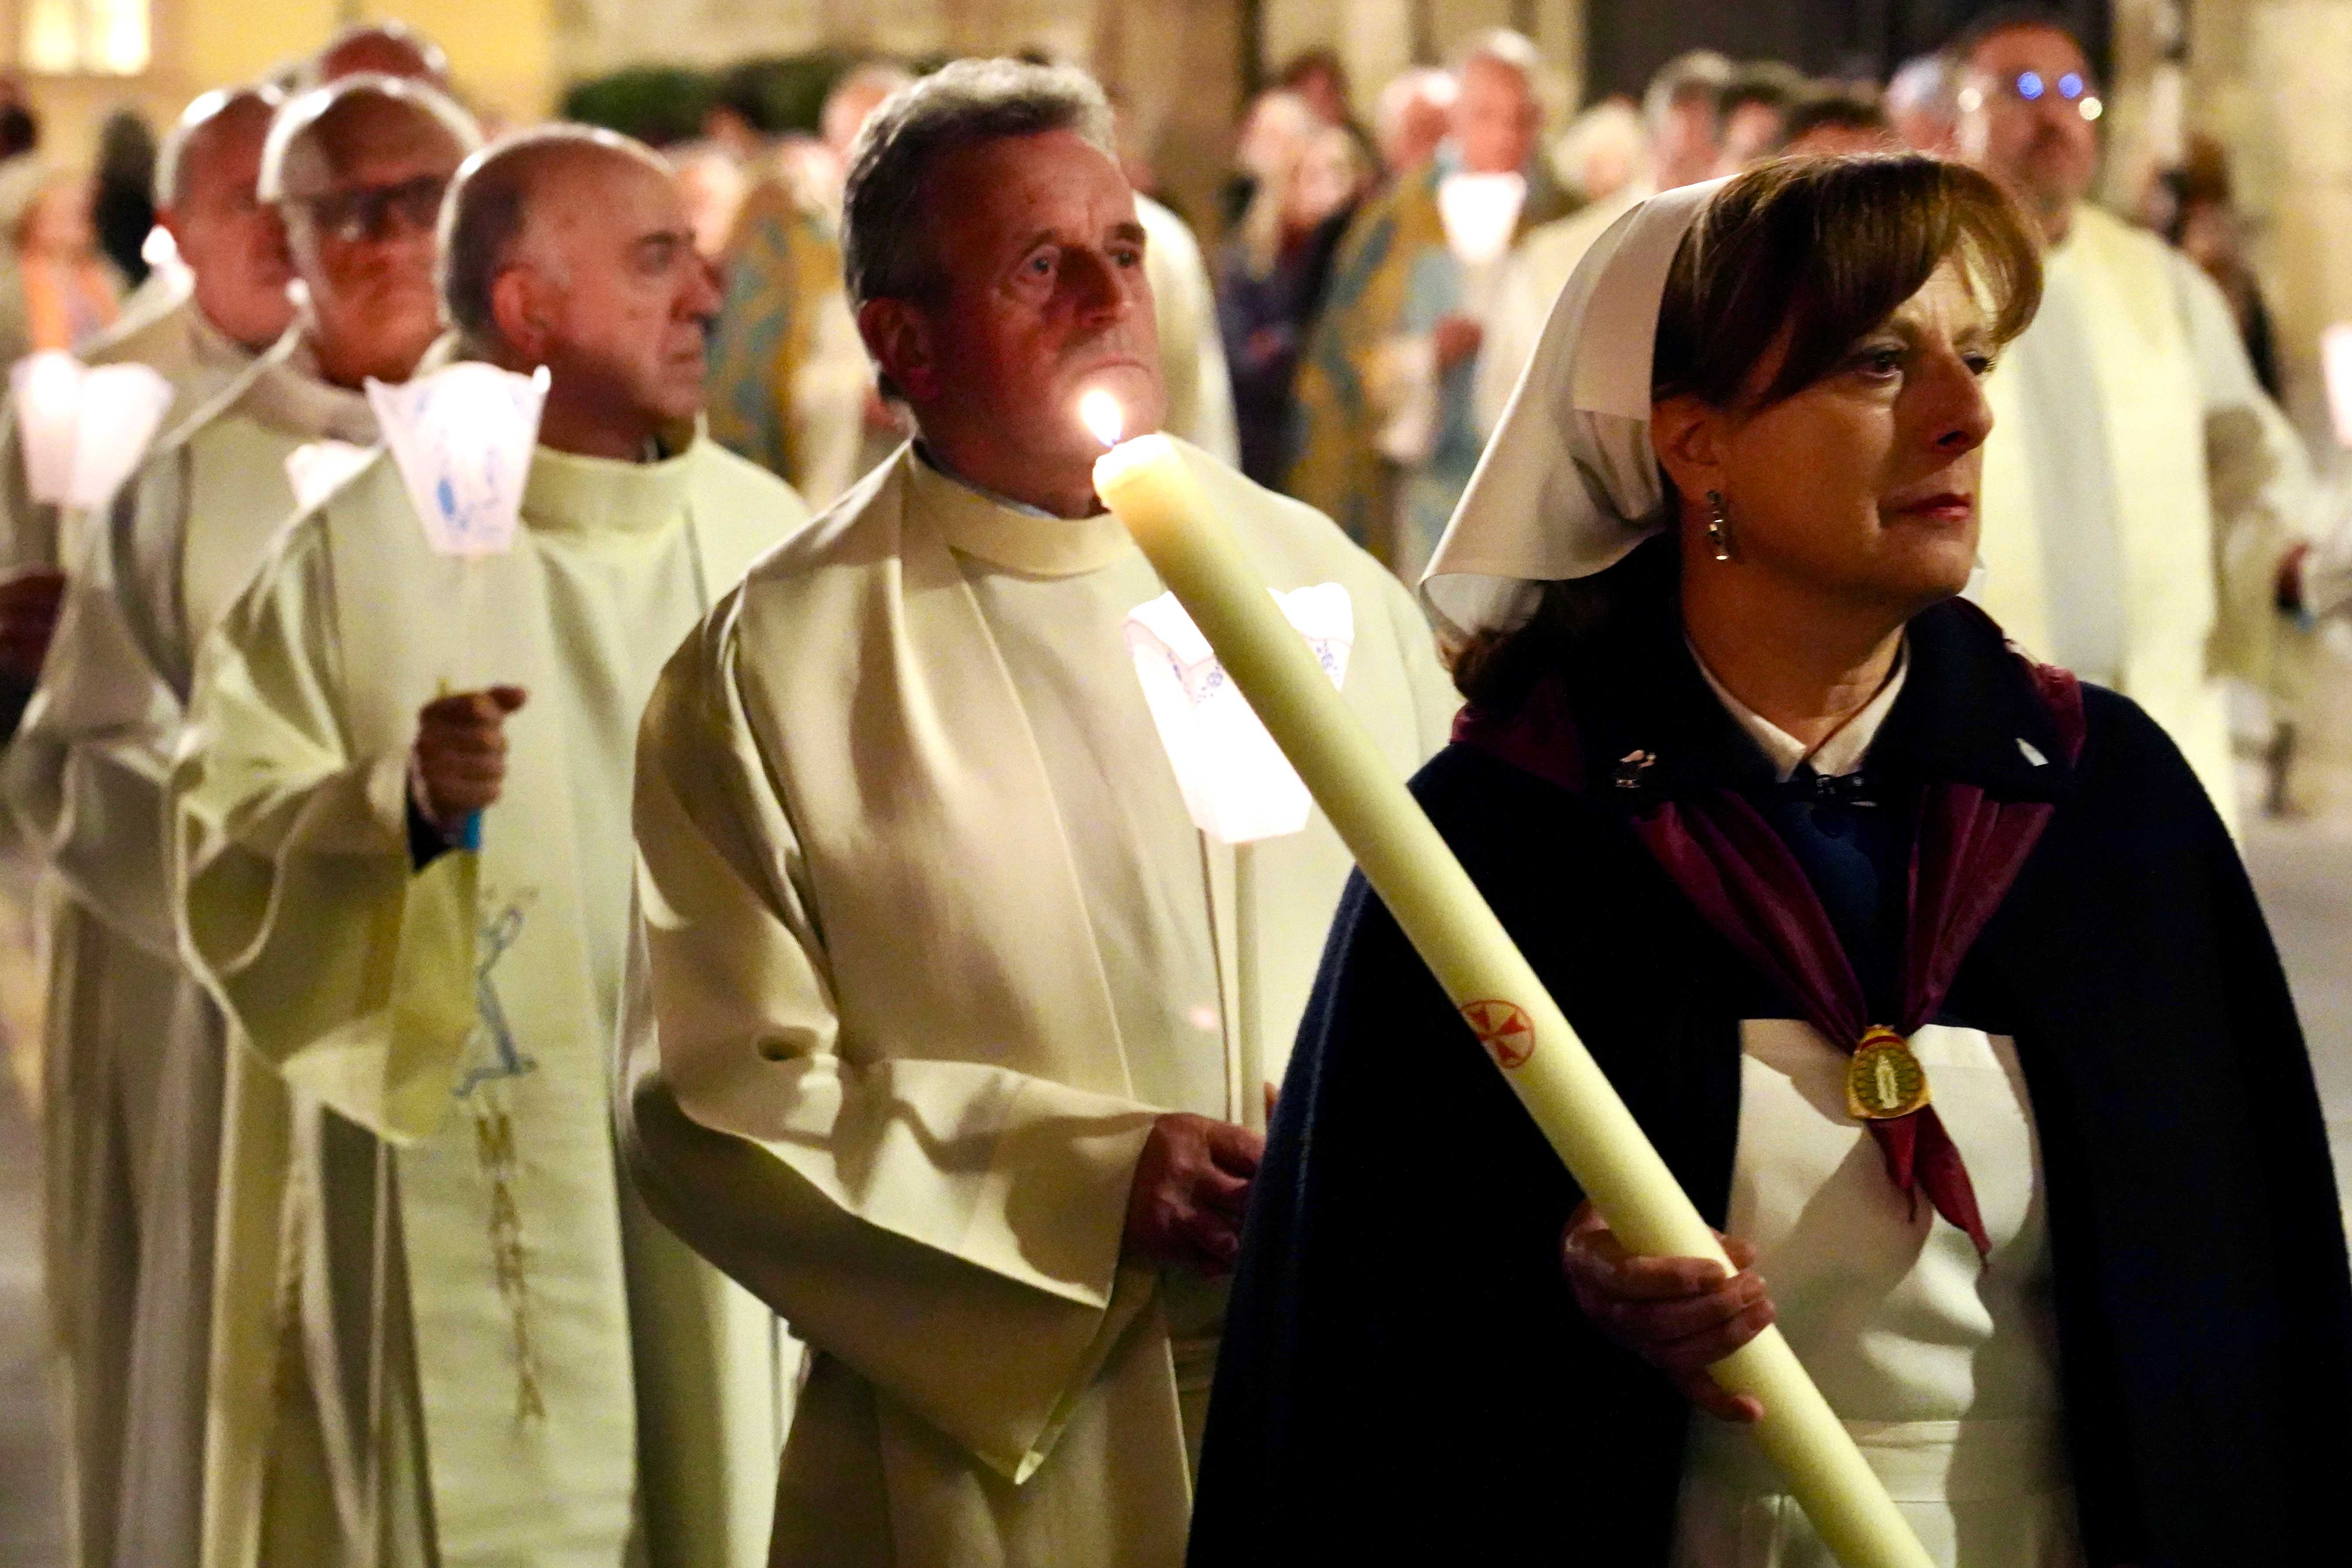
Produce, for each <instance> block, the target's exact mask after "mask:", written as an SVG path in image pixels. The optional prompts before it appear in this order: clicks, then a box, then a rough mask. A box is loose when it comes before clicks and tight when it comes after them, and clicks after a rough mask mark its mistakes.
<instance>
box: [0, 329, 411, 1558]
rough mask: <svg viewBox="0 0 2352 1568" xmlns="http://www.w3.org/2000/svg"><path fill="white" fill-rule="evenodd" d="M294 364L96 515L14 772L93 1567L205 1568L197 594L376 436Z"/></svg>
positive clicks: (281, 353) (201, 413)
mask: <svg viewBox="0 0 2352 1568" xmlns="http://www.w3.org/2000/svg"><path fill="white" fill-rule="evenodd" d="M291 349H292V344H291V342H290V340H289V343H287V344H284V345H281V347H280V349H279V350H278V351H276V352H274V353H272V354H270V355H268V356H265V357H264V358H263V359H261V360H258V361H247V363H246V368H245V369H244V370H243V371H242V372H241V373H240V374H237V375H236V376H235V377H234V378H232V379H231V380H229V381H228V382H227V383H226V384H224V385H221V386H217V387H214V388H213V389H212V391H211V395H210V397H209V398H208V399H207V400H206V401H205V402H203V403H200V404H199V405H197V406H196V407H195V409H194V411H193V412H191V413H189V414H188V416H187V418H186V420H185V421H184V423H183V424H182V425H181V426H179V428H178V429H177V430H176V431H175V432H173V433H172V434H170V435H167V436H166V437H164V438H163V440H162V442H161V443H160V445H159V446H158V447H156V448H155V450H153V451H152V452H151V453H150V454H149V455H148V456H147V458H146V460H145V461H144V463H143V465H142V468H140V470H139V472H138V473H137V474H136V475H134V476H133V478H132V479H131V480H130V481H129V482H128V483H126V484H125V485H124V487H123V488H122V489H121V492H120V493H119V495H118V497H117V500H116V503H115V505H114V506H113V507H112V508H111V509H110V511H109V512H108V513H105V514H100V515H97V516H92V517H89V518H87V519H84V520H83V523H84V528H83V533H84V540H83V544H82V546H81V549H80V552H79V559H78V563H77V564H76V567H75V569H74V570H73V571H72V572H71V573H70V574H68V583H67V590H66V596H65V600H64V604H63V605H62V608H61V610H60V614H59V617H58V632H57V636H56V637H55V639H54V640H53V641H52V643H51V645H50V648H49V653H48V658H47V660H46V662H45V664H44V666H43V668H42V675H41V683H40V687H39V689H38V690H37V693H36V694H35V696H34V699H33V701H32V703H31V704H30V706H29V707H28V708H27V709H26V714H25V721H24V724H23V727H22V728H21V729H20V730H19V731H18V733H17V736H16V742H15V743H14V744H13V745H12V746H11V747H10V748H9V751H8V753H7V758H6V763H5V775H0V783H5V792H6V795H7V797H8V802H9V805H10V808H11V810H12V812H13V813H14V816H15V818H16V824H17V825H18V826H19V828H20V829H21V830H22V831H23V833H24V835H25V837H26V840H27V841H28V843H29V844H30V846H31V847H32V848H33V849H34V850H35V851H36V852H37V854H38V855H39V856H40V857H41V859H42V861H43V863H44V865H45V867H46V868H47V871H48V872H49V873H50V875H51V876H52V877H53V878H54V879H55V882H56V885H57V896H56V897H55V898H53V899H52V900H51V901H50V908H49V911H48V914H49V942H48V946H49V954H50V972H49V990H50V1005H49V1008H48V1011H47V1019H46V1027H47V1034H48V1037H47V1056H48V1060H49V1062H50V1064H51V1065H50V1069H49V1071H48V1073H47V1079H48V1098H49V1106H48V1117H47V1121H48V1125H49V1128H50V1130H51V1131H50V1138H49V1150H50V1154H51V1163H50V1173H49V1190H50V1204H51V1209H52V1215H53V1223H52V1225H51V1226H50V1240H51V1247H50V1257H49V1268H50V1277H51V1279H53V1280H55V1281H56V1285H55V1286H54V1288H53V1289H54V1294H55V1297H56V1300H57V1301H58V1308H59V1313H58V1325H59V1329H60V1332H61V1335H62V1337H63V1342H64V1344H65V1348H66V1356H65V1362H66V1365H67V1367H68V1377H67V1380H66V1382H67V1387H68V1407H69V1409H71V1411H72V1412H73V1417H72V1419H73V1426H74V1427H75V1429H76V1444H75V1449H74V1467H73V1468H74V1475H75V1492H76V1508H77V1510H78V1512H79V1514H80V1516H81V1518H80V1520H79V1533H80V1536H81V1539H82V1540H83V1541H84V1542H85V1543H86V1546H87V1553H86V1556H87V1560H88V1561H90V1562H92V1563H103V1562H108V1561H119V1562H121V1563H139V1564H142V1565H147V1564H153V1565H158V1568H162V1565H165V1564H171V1563H194V1562H195V1561H196V1554H197V1544H196V1543H197V1541H198V1538H199V1530H198V1523H197V1521H198V1515H199V1510H200V1507H201V1497H202V1489H203V1456H204V1447H205V1444H204V1432H205V1398H206V1395H205V1383H206V1366H207V1361H208V1355H209V1352H208V1337H209V1331H210V1325H211V1322H212V1313H211V1310H210V1298H211V1292H212V1288H213V1262H214V1258H213V1237H214V1211H215V1201H216V1186H217V1180H218V1151H219V1142H220V1133H221V1120H220V1118H221V1104H222V1093H223V1087H222V1078H223V1071H224V1065H225V1064H224V1042H223V1038H222V1033H221V1026H220V1019H219V1016H218V1015H217V1013H216V1012H215V1009H214V1008H213V1007H212V1005H210V1003H209V1002H208V1001H207V999H206V998H205V994H204V992H203V990H202V988H201V987H200V986H198V985H197V984H195V983H194V981H193V980H192V979H191V978H190V977H189V976H188V975H187V974H186V973H184V970H183V969H182V966H181V964H180V962H179V955H178V948H177V942H176V938H175V936H174V932H173V914H172V898H171V876H170V857H169V854H168V848H167V847H168V844H169V834H168V816H167V813H166V810H165V801H164V791H163V781H164V778H165V776H166V774H167V773H168V772H169V770H170V766H171V758H172V753H173V747H174V746H175V744H176V742H177V740H178V735H179V727H180V718H181V701H182V699H183V698H184V695H185V693H186V690H187V679H188V671H189V667H190V665H191V663H192V661H193V658H194V643H195V640H196V638H197V637H198V636H199V635H201V633H202V631H203V630H204V629H205V626H207V625H208V624H209V618H210V616H211V615H212V614H214V613H216V609H217V605H218V604H219V602H220V601H221V600H222V599H223V598H225V597H226V592H223V591H217V590H216V591H215V592H213V593H212V594H211V595H209V597H206V596H205V595H202V594H200V593H199V592H197V591H196V590H197V588H198V586H199V585H201V584H213V583H221V584H229V589H228V590H227V591H233V590H234V585H235V584H238V583H241V582H242V581H243V579H244V577H245V576H246V575H247V574H249V573H250V572H251V570H252V568H253V566H254V564H255V563H257V561H258V560H259V558H260V555H261V550H262V546H263V544H264V542H266V541H267V540H268V537H269V535H270V533H271V532H272V531H274V530H275V529H276V528H277V527H278V525H280V524H281V523H282V522H283V521H285V519H286V517H287V516H288V514H289V512H290V511H291V510H292V505H293V498H292V494H291V492H290V490H289V488H288V485H287V481H286V476H285V466H284V460H285V454H286V453H287V452H289V451H290V450H292V449H293V448H294V447H296V446H298V445H299V444H300V443H302V442H304V441H307V440H314V439H318V438H320V437H324V436H329V435H341V436H345V437H350V438H360V439H372V438H373V419H372V418H371V417H370V416H369V415H368V413H367V406H366V404H365V402H364V400H362V399H361V398H360V397H359V396H358V395H356V394H353V393H348V392H340V391H338V390H337V389H335V388H332V387H330V386H326V385H324V384H320V383H317V382H315V381H311V380H310V379H309V378H308V377H306V376H305V375H304V374H302V373H301V372H300V371H299V369H297V368H296V367H295V366H294V365H293V364H291V363H288V362H289V356H290V352H291ZM126 1176H127V1177H128V1180H129V1185H128V1187H127V1188H126V1189H125V1190H122V1191H121V1192H116V1191H113V1190H112V1189H113V1188H115V1187H118V1186H121V1184H122V1183H123V1182H124V1180H125V1178H126Z"/></svg>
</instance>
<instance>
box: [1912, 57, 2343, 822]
mask: <svg viewBox="0 0 2352 1568" xmlns="http://www.w3.org/2000/svg"><path fill="white" fill-rule="evenodd" d="M1951 58H1952V61H1953V64H1954V66H1955V68H1956V69H1957V70H1958V80H1959V86H1958V105H1959V110H1960V122H1959V127H1958V144H1959V150H1960V153H1961V154H1962V155H1963V156H1964V157H1966V158H1967V159H1969V161H1970V162H1972V163H1977V164H1978V165H1979V166H1980V167H1982V168H1983V169H1984V170H1985V171H1986V172H1987V173H1988V174H1992V175H1993V176H1994V177H1995V178H1996V179H1999V180H2000V182H2001V183H2002V184H2004V185H2005V186H2007V187H2008V189H2009V190H2010V192H2011V195H2014V196H2016V197H2017V198H2018V200H2019V202H2020V203H2021V205H2023V206H2024V207H2025V209H2026V211H2027V213H2028V215H2029V216H2032V218H2033V219H2034V220H2035V222H2036V225H2037V226H2038V228H2039V230H2040V234H2041V237H2042V239H2043V240H2044V241H2045V242H2046V243H2047V245H2048V247H2049V248H2048V250H2047V252H2046V254H2045V257H2044V278H2045V283H2044V287H2043V289H2042V310H2041V313H2040V314H2039V315H2037V316H2036V317H2035V318H2034V320H2033V324H2032V326H2031V327H2029V328H2027V329H2026V331H2025V333H2024V335H2023V336H2021V337H2020V338H2019V339H2018V340H2017V342H2014V343H2012V344H2011V345H2010V347H2009V350H2008V352H2007V353H2004V354H2003V355H2002V357H2001V363H2000V366H1999V368H1998V369H1997V370H1996V371H1995V373H1994V374H1993V376H1992V377H1991V379H1990V382H1988V384H1987V387H1986V395H1987V396H1988V397H1989V398H1990V400H1991V403H1992V405H1993V409H1994V412H1995V415H1996V416H1997V422H1996V424H1995V426H1994V434H1993V436H1992V438H1991V439H1990V441H1988V442H1987V443H1986V444H1985V459H1984V479H1983V484H1984V490H1983V495H1982V499H1981V503H1980V504H1981V508H1982V513H1983V517H1984V529H1983V537H1982V542H1981V544H1980V550H1981V552H1982V556H1983V562H1984V565H1985V569H1986V570H1985V574H1984V578H1983V581H1982V584H1981V586H1980V587H1979V588H1978V589H1976V590H1974V591H1973V592H1974V594H1975V596H1977V597H1978V598H1979V599H1980V600H1981V602H1982V603H1983V605H1984V606H1985V608H1986V609H1987V610H1989V611H1990V612H1991V613H1992V615H1993V616H1994V618H1995V619H1997V620H1999V621H2000V624H2001V625H2002V626H2004V627H2006V628H2007V629H2008V631H2009V633H2010V635H2011V637H2015V638H2016V639H2017V641H2018V642H2019V644H2020V645H2021V646H2022V647H2025V648H2027V649H2028V650H2029V651H2031V652H2032V653H2033V654H2034V655H2035V656H2037V657H2039V658H2046V659H2049V660H2051V661H2052V662H2053V663H2056V664H2061V665H2063V666H2065V667H2066V668H2070V669H2072V670H2074V672H2075V673H2076V674H2078V675H2080V676H2082V677H2083V678H2084V679H2086V680H2092V681H2095V682H2097V683H2098V684H2100V685H2102V686H2108V687H2112V688H2114V689H2116V690H2118V691H2121V692H2123V693H2124V694H2125V695H2126V696H2128V697H2130V698H2131V699H2133V700H2135V701H2137V702H2138V703H2139V704H2140V706H2141V707H2143V708H2145V709H2147V711H2148V713H2149V714H2150V716H2152V717H2153V718H2154V719H2155V720H2156V721H2158V723H2160V724H2162V725H2163V726H2164V727H2165V730H2166V731H2167V732H2168V733H2169V734H2170V735H2171V736H2172V739H2173V741H2174V742H2176V743H2177V744H2178V745H2179V747H2180V749H2181V751H2182V752H2184V753H2185V754H2186V755H2187V756H2188V758H2189V763H2190V764H2191V765H2192V766H2193V767H2195V769H2196V770H2197V775H2198V778H2199V779H2200V782H2202V783H2203V784H2204V785H2205V789H2206V792H2207V793H2208V794H2209V795H2211V796H2212V797H2213V800H2214V804H2215V805H2217V806H2219V807H2220V808H2221V814H2222V816H2223V817H2224V818H2225V819H2227V818H2231V816H2233V814H2234V808H2235V804H2236V795H2237V790H2236V787H2235V783H2234V779H2233V767H2232V763H2231V733H2230V722H2229V714H2228V708H2227V704H2226V701H2225V694H2224V689H2223V686H2222V682H2223V679H2225V678H2228V677H2232V676H2234V677H2237V678H2239V679H2243V680H2246V681H2248V682H2249V683H2251V684H2252V685H2253V686H2254V687H2255V688H2256V689H2264V688H2266V687H2267V686H2268V685H2269V683H2270V680H2271V670H2272V666H2273V658H2274V656H2275V652H2276V643H2277V640H2278V638H2279V637H2280V634H2281V628H2282V625H2283V621H2282V617H2281V616H2280V615H2279V613H2278V598H2279V596H2280V594H2281V592H2282V590H2283V589H2284V590H2285V591H2286V592H2287V593H2288V594H2289V595H2290V596H2292V594H2293V592H2294V580H2293V579H2294V563H2295V562H2296V561H2297V560H2298V559H2299V552H2300V548H2301V546H2302V545H2303V544H2304V543H2305V538H2306V534H2307V531H2308V530H2309V529H2310V528H2311V527H2312V525H2313V523H2314V522H2315V512H2314V509H2315V499H2316V498H2315V494H2314V492H2313V487H2312V484H2311V479H2310V474H2309V460H2308V458H2307V456H2306V454H2305V452H2304V450H2303V447H2302V446H2301V444H2300V443H2299V441H2298V439H2297V437H2295V435H2294V430H2293V428H2292V427H2291V426H2289V425H2288V423H2287V421H2286V419H2285V416H2284V415H2282V414H2281V413H2280V412H2279V410H2278V408H2277V406H2276V405H2273V403H2272V402H2271V400H2270V398H2269V397H2268V396H2267V395H2264V394H2263V390H2262V387H2261V385H2260V384H2258V383H2257V382H2256V381H2255V379H2254V374H2253V369H2252V365H2251V364H2250V363H2248V362H2247V359H2246V353H2245V347H2244V344H2243V342H2242V340H2241V339H2240V338H2239V336H2238V331H2237V327H2236V323H2235V321H2234V319H2233V318H2232V317H2231V312H2230V307H2229V305H2228V303H2227V301H2225V300H2223V299H2222V297H2221V291H2220V290H2219V289H2216V288H2215V287H2214V286H2213V284H2212V282H2211V280H2210V279H2208V278H2206V277H2205V275H2204V274H2203V273H2202V272H2201V271H2200V270H2199V269H2198V268H2197V266H2196V264H2195V263H2193V262H2191V261H2190V260H2189V258H2187V257H2185V256H2182V255H2181V254H2180V253H2179V252H2178V251H2176V250H2173V249H2171V248H2170V247H2168V246H2166V245H2165V244H2164V243H2163V242H2162V241H2160V240H2158V238H2157V237H2155V236H2153V235H2150V234H2148V233H2147V232H2145V231H2144V230H2141V229H2137V228H2134V227H2132V226H2129V225H2127V224H2126V223H2124V222H2123V221H2122V220H2121V219H2119V218H2116V217H2114V216H2109V215H2108V214H2107V213H2105V212H2104V211H2102V210H2101V209H2100V208H2098V207H2096V206H2094V205H2090V203H2089V202H2088V201H2087V200H2086V199H2085V198H2086V196H2087V195H2088V194H2089V191H2090V188H2091V184H2092V181H2093V178H2094V177H2095V174H2096V173H2097V168H2098V156H2099V146H2098V132H2097V129H2096V121H2097V120H2098V118H2099V115H2100V112H2101V107H2102V106H2101V102H2100V99H2099V88H2098V85H2097V82H2096V80H2095V79H2094V77H2093V76H2092V73H2091V68H2090V65H2089V63H2088V61H2087V60H2086V58H2085V57H2084V51H2083V49H2082V47H2081V45H2080V43H2079V42H2078V41H2077V40H2076V39H2075V38H2074V37H2073V36H2072V35H2071V34H2069V33H2068V32H2066V31H2065V30H2064V26H2063V24H2062V23H2059V22H2057V21H2055V20H2045V19H2039V18H2035V17H2031V16H2029V17H2027V18H2026V19H2024V20H2019V19H2017V17H2016V16H2014V15H2013V14H2012V15H2011V16H2008V17H2007V18H2006V19H2003V18H2000V17H1990V18H1988V20H1987V22H1986V23H1985V24H1984V26H1982V27H1980V28H1979V29H1978V30H1976V31H1974V32H1970V33H1967V34H1964V35H1963V36H1962V37H1961V38H1960V39H1959V40H1958V41H1957V42H1956V43H1955V45H1954V46H1953V50H1952V56H1951Z"/></svg>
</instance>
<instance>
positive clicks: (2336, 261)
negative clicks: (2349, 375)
mask: <svg viewBox="0 0 2352 1568" xmlns="http://www.w3.org/2000/svg"><path fill="white" fill-rule="evenodd" d="M2347 105H2352V0H2192V3H2191V4H2190V5H2189V109H2188V120H2189V125H2190V126H2191V128H2193V129H2195V130H2199V131H2202V132H2205V133H2207V134H2208V135H2210V136H2212V137H2214V138H2215V139H2216V140H2218V141H2219V142H2221V144H2222V146H2223V147H2225V148H2226V149H2228V151H2229V153H2230V160H2231V173H2232V174H2233V175H2234V176H2235V179H2236V182H2237V196H2238V205H2239V206H2240V207H2241V208H2242V210H2243V211H2244V213H2245V215H2246V217H2247V220H2248V223H2249V226H2250V229H2251V235H2252V241H2253V254H2254V259H2255V263H2256V266H2257V268H2259V270H2260V272H2261V274H2262V279H2263V288H2264V291H2265V293H2266V294H2267V296H2268V298H2269V300H2270V304H2271V309H2272V311H2273V315H2274V317H2275V318H2276V321H2275V326H2276V329H2277V333H2278V342H2279V349H2280V358H2281V361H2282V365H2283V368H2284V373H2285V375H2286V379H2287V402H2288V405H2289V412H2290V413H2292V414H2294V416H2295V417H2296V422H2297V423H2298V424H2299V425H2301V426H2303V428H2304V430H2305V433H2306V434H2308V435H2310V436H2311V437H2314V438H2315V440H2318V441H2319V442H2320V443H2321V446H2322V450H2323V451H2324V452H2325V451H2329V450H2332V448H2333V447H2334V443H2333V441H2332V439H2327V438H2326V431H2327V424H2326V414H2325V410H2324V404H2325V397H2324V394H2323V390H2322V387H2321V384H2320V380H2319V363H2318V340H2319V332H2320V330H2321V329H2322V328H2323V327H2325V326H2326V325H2327V324H2328V323H2329V322H2331V321H2352V246H2347V244H2346V243H2345V241H2344V237H2345V236H2346V235H2347V234H2352V109H2347Z"/></svg>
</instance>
